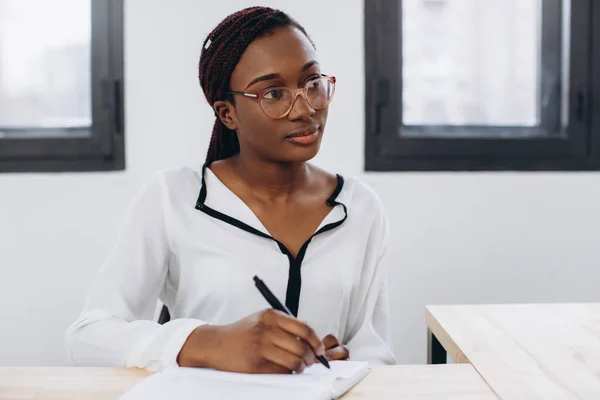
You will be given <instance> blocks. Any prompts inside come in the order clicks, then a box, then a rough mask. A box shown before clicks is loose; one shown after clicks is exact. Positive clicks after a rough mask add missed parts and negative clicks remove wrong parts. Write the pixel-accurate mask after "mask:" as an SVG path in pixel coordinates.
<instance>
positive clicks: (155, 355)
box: [65, 177, 204, 370]
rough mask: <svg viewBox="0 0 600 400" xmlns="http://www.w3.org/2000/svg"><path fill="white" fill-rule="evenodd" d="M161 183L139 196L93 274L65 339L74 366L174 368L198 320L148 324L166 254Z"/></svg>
mask: <svg viewBox="0 0 600 400" xmlns="http://www.w3.org/2000/svg"><path fill="white" fill-rule="evenodd" d="M163 188H164V181H163V180H162V179H161V178H160V177H157V178H155V179H153V180H151V181H150V182H149V183H148V184H146V186H145V187H144V188H143V189H142V190H141V191H140V192H139V193H138V195H137V196H136V198H135V200H134V201H133V204H132V205H131V206H130V208H129V210H128V212H127V214H126V218H125V220H124V222H123V224H122V228H121V232H120V235H119V237H118V239H117V242H116V244H115V246H114V247H113V249H112V251H111V253H110V255H109V257H108V258H107V260H106V261H105V263H104V264H103V266H102V267H101V269H100V271H99V273H98V274H97V275H96V277H95V279H94V281H93V284H92V286H91V288H90V290H89V292H88V295H87V300H86V303H85V306H84V308H83V310H82V312H81V315H80V316H79V318H78V319H77V320H76V321H75V322H74V323H73V325H71V327H69V329H68V330H67V332H66V336H65V345H66V350H67V355H68V358H69V360H70V361H71V363H73V364H74V365H78V366H114V367H138V368H145V369H149V370H159V369H162V368H165V367H172V366H177V356H178V354H179V351H180V350H181V348H182V346H183V344H184V343H185V341H186V340H187V338H188V336H189V335H190V333H191V332H192V331H193V330H194V329H195V328H196V327H198V326H200V325H202V324H204V322H203V321H201V320H197V319H175V320H172V321H169V322H167V323H165V324H164V325H160V324H158V323H157V322H155V321H153V320H152V318H153V316H154V312H155V309H156V304H157V300H158V297H159V294H160V292H161V290H162V288H163V285H164V283H165V279H166V276H167V271H168V263H169V257H170V256H171V253H170V246H169V238H168V233H167V226H166V222H165V212H164V208H163V198H162V196H163V193H164V190H163Z"/></svg>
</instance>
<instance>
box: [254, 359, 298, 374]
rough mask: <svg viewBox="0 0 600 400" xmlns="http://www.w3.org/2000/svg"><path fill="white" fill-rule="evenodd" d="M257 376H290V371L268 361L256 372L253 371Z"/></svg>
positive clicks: (261, 364)
mask: <svg viewBox="0 0 600 400" xmlns="http://www.w3.org/2000/svg"><path fill="white" fill-rule="evenodd" d="M253 373H255V374H289V373H290V370H289V369H287V368H285V367H282V366H281V365H278V364H275V363H272V362H271V361H268V360H263V362H262V363H260V365H259V366H258V368H257V369H256V371H253Z"/></svg>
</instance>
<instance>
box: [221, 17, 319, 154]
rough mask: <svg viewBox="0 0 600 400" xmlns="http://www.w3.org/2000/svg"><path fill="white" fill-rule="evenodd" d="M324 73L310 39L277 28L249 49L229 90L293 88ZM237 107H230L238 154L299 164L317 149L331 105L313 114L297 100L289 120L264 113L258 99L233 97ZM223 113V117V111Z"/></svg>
mask: <svg viewBox="0 0 600 400" xmlns="http://www.w3.org/2000/svg"><path fill="white" fill-rule="evenodd" d="M320 75H321V70H320V67H319V64H318V62H317V58H316V52H315V50H314V48H313V46H312V44H311V43H310V41H309V40H308V38H307V37H306V36H305V35H304V34H303V33H302V32H301V31H300V30H298V29H296V28H277V29H275V30H274V31H273V34H270V35H266V36H263V37H260V38H258V39H256V40H255V41H254V42H252V43H251V44H250V46H248V48H247V49H246V51H245V52H244V54H243V55H242V57H241V59H240V61H239V63H238V64H237V65H236V67H235V69H234V71H233V73H232V75H231V80H230V90H232V91H238V92H245V93H252V94H258V93H259V92H261V91H262V90H263V89H267V88H275V87H281V86H285V87H287V88H289V89H292V90H295V89H298V88H302V87H304V86H305V85H306V84H307V83H309V82H310V81H311V80H313V79H315V78H319V77H320ZM278 95H279V94H278V92H269V94H268V95H267V97H268V99H276V98H277V96H278ZM234 104H235V105H232V104H231V103H227V109H228V110H227V111H226V114H228V118H229V121H228V125H229V124H231V126H229V128H230V129H234V130H237V132H238V138H239V142H240V151H241V152H242V153H244V154H245V155H246V154H247V155H253V156H255V157H259V158H261V159H264V160H268V161H276V162H301V161H307V160H310V159H311V158H313V157H314V156H315V155H316V154H317V152H318V151H319V147H320V144H321V139H322V137H323V131H324V129H325V123H326V121H327V107H325V108H323V109H321V110H315V109H314V108H313V107H312V106H311V105H310V104H308V102H307V101H306V100H305V99H304V98H303V97H302V96H297V97H296V98H295V102H294V103H293V107H292V109H291V110H290V112H289V113H288V114H287V116H285V117H284V118H281V119H273V118H270V117H269V116H267V115H266V114H265V112H263V109H262V108H261V105H260V102H259V101H258V99H255V98H251V97H246V96H242V95H235V100H234ZM219 114H220V115H221V117H223V112H222V111H220V112H219ZM290 135H291V136H290Z"/></svg>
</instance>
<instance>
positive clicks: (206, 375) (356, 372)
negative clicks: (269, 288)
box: [119, 361, 370, 400]
mask: <svg viewBox="0 0 600 400" xmlns="http://www.w3.org/2000/svg"><path fill="white" fill-rule="evenodd" d="M330 365H331V370H328V369H327V368H325V367H323V366H322V365H321V364H314V365H313V366H311V367H310V368H307V369H306V370H305V371H304V372H303V373H301V374H294V375H265V374H263V375H253V374H236V373H230V372H221V371H215V370H210V369H196V368H172V369H166V370H164V371H162V372H159V373H157V374H154V375H151V376H149V377H148V378H146V379H144V380H143V381H142V382H140V383H138V384H137V385H136V386H134V387H133V388H132V389H131V390H130V391H128V392H127V393H125V394H124V395H123V396H121V397H120V398H119V400H159V399H160V400H162V399H178V400H188V399H189V400H192V399H193V400H198V399H224V400H227V399H235V400H239V399H242V398H243V399H260V400H264V399H285V400H296V399H298V400H300V399H302V400H312V399H315V400H317V399H318V400H321V399H323V400H326V399H327V400H329V399H337V398H338V397H340V396H342V395H343V394H344V393H346V392H347V391H348V390H350V389H351V388H352V387H353V386H354V385H356V384H357V383H358V382H359V381H360V380H361V379H362V378H364V377H365V376H366V375H367V374H368V373H369V371H370V368H369V365H368V363H366V362H358V361H332V362H330Z"/></svg>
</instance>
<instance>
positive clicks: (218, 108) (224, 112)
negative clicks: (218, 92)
mask: <svg viewBox="0 0 600 400" xmlns="http://www.w3.org/2000/svg"><path fill="white" fill-rule="evenodd" d="M213 109H214V110H215V114H216V115H217V118H219V119H220V120H221V122H223V124H224V125H225V126H226V127H227V128H229V129H230V130H232V131H236V130H237V128H238V126H237V118H236V116H235V109H234V108H233V104H231V103H230V102H228V101H225V100H219V101H215V104H213Z"/></svg>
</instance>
